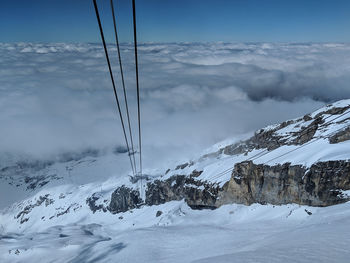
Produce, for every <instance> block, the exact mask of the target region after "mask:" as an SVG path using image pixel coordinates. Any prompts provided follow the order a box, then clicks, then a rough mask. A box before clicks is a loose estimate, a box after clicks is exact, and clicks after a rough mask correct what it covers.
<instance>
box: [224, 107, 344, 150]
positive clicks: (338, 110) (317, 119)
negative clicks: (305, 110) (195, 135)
mask: <svg viewBox="0 0 350 263" xmlns="http://www.w3.org/2000/svg"><path fill="white" fill-rule="evenodd" d="M349 109H350V106H346V107H333V108H331V109H329V110H326V111H322V112H320V113H318V114H316V115H315V116H314V117H311V116H310V115H305V116H304V117H302V118H299V119H296V120H289V121H285V122H282V123H281V124H279V125H275V126H274V127H272V128H269V129H261V130H259V131H257V132H256V133H255V134H254V136H252V137H251V138H250V139H248V140H245V141H241V142H238V143H235V144H232V145H228V146H226V147H224V148H222V149H220V150H219V151H218V153H225V154H227V155H236V154H243V153H247V152H249V151H251V150H253V149H267V150H269V151H271V150H274V149H277V148H278V147H280V146H282V145H302V144H304V143H306V142H309V141H310V140H312V139H313V138H314V135H315V133H316V131H317V130H318V129H319V128H325V127H327V125H330V124H331V122H329V121H330V120H326V118H327V117H325V116H329V115H336V114H343V113H344V112H346V111H347V110H349ZM334 118H335V117H334ZM325 120H326V121H325ZM305 122H306V124H307V125H305ZM287 126H294V127H295V128H297V129H296V131H292V132H290V133H288V134H283V135H281V134H280V133H279V132H280V131H281V130H283V128H285V127H287ZM333 137H334V138H333V139H332V141H331V140H330V142H331V143H338V142H342V141H345V140H349V139H350V129H347V130H345V131H344V132H343V133H342V132H340V133H339V135H335V136H333Z"/></svg>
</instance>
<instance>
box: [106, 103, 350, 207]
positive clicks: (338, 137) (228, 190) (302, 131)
mask: <svg viewBox="0 0 350 263" xmlns="http://www.w3.org/2000/svg"><path fill="white" fill-rule="evenodd" d="M349 111H350V105H349V103H344V102H340V103H336V104H334V105H329V106H327V107H325V108H323V109H320V110H318V111H316V112H314V113H312V114H307V115H305V116H303V117H301V118H297V119H294V120H289V121H286V122H283V123H281V124H278V125H272V126H269V127H266V128H264V129H261V130H259V131H257V132H256V133H255V134H254V135H253V136H252V137H251V138H249V139H247V140H245V141H240V142H237V143H234V144H231V145H227V146H224V147H222V148H220V149H218V150H217V151H216V152H211V153H208V154H205V155H203V156H202V157H201V158H199V159H198V160H197V161H191V162H188V163H185V164H180V165H177V166H176V167H175V168H174V169H173V170H171V169H168V170H167V171H166V172H165V173H164V174H163V176H162V177H160V178H158V179H154V180H149V181H148V182H147V185H146V190H145V193H144V196H145V198H144V200H142V199H141V198H140V197H139V195H138V194H137V193H136V192H137V191H136V190H135V189H133V188H125V186H121V187H119V188H117V189H116V190H115V192H114V193H113V194H112V197H111V201H110V204H109V206H108V209H109V210H110V211H111V212H113V213H117V212H119V211H126V210H128V209H131V208H135V207H138V206H141V205H158V204H163V203H166V202H169V201H172V200H181V199H184V200H185V201H186V202H187V204H188V205H189V206H190V207H192V208H193V209H202V208H210V209H214V208H217V207H219V206H221V205H223V204H229V203H239V204H246V205H250V204H253V203H260V204H266V203H270V204H275V205H281V204H288V203H297V204H302V205H310V206H329V205H334V204H339V203H343V202H346V201H349V200H350V196H348V195H347V194H345V191H347V190H349V189H350V161H349V158H345V157H344V156H349V155H350V150H349V149H350V145H349V148H347V147H348V146H347V145H346V143H348V142H349V140H350V112H349ZM348 113H349V114H348ZM344 143H345V144H344ZM291 147H292V148H291ZM293 147H294V148H293ZM323 152H324V154H323ZM265 155H267V156H269V155H271V156H272V157H273V158H272V157H268V159H267V160H268V161H265V160H266V159H263V158H262V157H264V156H265ZM317 155H318V158H317V159H316V160H317V161H313V159H312V158H313V156H317ZM230 156H232V157H230ZM256 156H257V157H256ZM281 156H286V157H284V158H283V159H281V160H278V158H280V157H281ZM303 156H305V159H307V161H305V163H303V158H302V157H303ZM329 156H330V157H329ZM337 156H339V158H336V157H337ZM224 158H226V159H227V158H233V160H232V163H231V164H232V169H231V170H230V171H229V172H230V177H229V178H228V179H226V181H215V180H213V178H215V176H214V177H211V178H210V177H209V178H208V177H205V176H203V174H205V173H207V172H206V169H207V167H206V166H204V168H203V165H202V166H201V165H198V163H200V162H204V161H206V160H208V159H217V160H218V161H217V162H218V164H220V160H221V159H222V160H223V159H224ZM259 158H260V159H262V160H259ZM271 158H272V159H271ZM298 158H299V159H298ZM226 159H225V160H226ZM276 159H277V160H276ZM328 159H330V160H328ZM237 160H239V161H237ZM272 160H274V162H272V163H271V161H272ZM295 160H299V161H295ZM300 160H301V161H300ZM310 160H311V161H310ZM293 162H294V163H293ZM298 162H299V163H298ZM200 167H202V168H201V169H199V168H200ZM208 170H210V171H211V170H212V169H208ZM218 173H219V175H220V172H218ZM217 178H218V177H217V176H216V179H217Z"/></svg>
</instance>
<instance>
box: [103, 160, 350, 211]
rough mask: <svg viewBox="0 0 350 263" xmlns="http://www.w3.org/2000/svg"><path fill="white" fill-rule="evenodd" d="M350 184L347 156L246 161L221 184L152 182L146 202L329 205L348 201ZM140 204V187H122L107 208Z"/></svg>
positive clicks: (191, 180)
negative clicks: (309, 161) (305, 162)
mask: <svg viewBox="0 0 350 263" xmlns="http://www.w3.org/2000/svg"><path fill="white" fill-rule="evenodd" d="M196 173H198V172H196V171H194V173H193V174H196ZM349 189H350V162H348V161H327V162H319V163H316V164H314V165H312V166H311V167H310V168H309V169H306V168H305V167H303V166H301V165H291V164H290V163H285V164H282V165H275V166H268V165H263V164H254V163H253V162H251V161H248V162H242V163H238V164H236V165H235V168H234V171H233V173H232V177H231V179H230V181H228V182H227V183H226V184H224V186H223V187H220V186H219V185H217V184H211V183H207V182H202V181H197V180H196V179H195V177H194V176H190V177H188V176H185V175H175V176H171V177H170V178H168V179H166V180H155V181H153V182H149V183H148V184H147V189H146V199H145V204H146V205H150V206H151V205H159V204H164V203H166V202H169V201H173V200H182V199H184V200H185V201H186V203H187V204H188V205H189V206H190V207H191V208H193V209H202V208H209V209H215V208H217V207H219V206H221V205H224V204H230V203H238V204H246V205H250V204H253V203H260V204H267V203H269V204H274V205H281V204H289V203H297V204H301V205H309V206H329V205H335V204H339V203H343V202H346V201H349V200H350V196H345V195H342V190H349ZM141 204H142V200H141V199H140V196H139V192H138V191H136V190H133V189H131V188H127V187H125V186H122V187H119V188H118V189H117V190H116V191H115V192H114V193H113V194H112V198H111V203H110V205H109V210H110V211H111V212H112V213H118V212H125V211H127V210H129V209H133V208H136V207H138V206H140V205H141Z"/></svg>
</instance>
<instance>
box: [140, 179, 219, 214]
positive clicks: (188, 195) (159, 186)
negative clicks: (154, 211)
mask: <svg viewBox="0 0 350 263" xmlns="http://www.w3.org/2000/svg"><path fill="white" fill-rule="evenodd" d="M194 174H195V173H194ZM219 191H220V187H219V186H218V185H215V184H208V183H205V182H202V181H197V180H195V179H194V178H193V177H186V176H184V175H176V176H172V177H170V178H169V179H167V180H164V181H161V180H156V181H154V182H152V183H148V185H147V190H146V202H145V203H146V204H147V205H159V204H163V203H166V202H169V201H173V200H182V199H185V201H186V202H187V204H188V205H189V206H190V207H192V208H196V209H201V208H216V205H215V203H216V199H217V197H218V193H219Z"/></svg>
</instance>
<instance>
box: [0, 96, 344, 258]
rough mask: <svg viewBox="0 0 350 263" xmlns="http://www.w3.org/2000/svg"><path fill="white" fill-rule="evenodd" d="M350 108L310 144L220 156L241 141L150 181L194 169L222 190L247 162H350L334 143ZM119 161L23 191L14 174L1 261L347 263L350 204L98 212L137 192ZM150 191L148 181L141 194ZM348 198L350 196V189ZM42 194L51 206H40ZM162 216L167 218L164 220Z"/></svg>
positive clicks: (57, 168)
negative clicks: (92, 202)
mask: <svg viewBox="0 0 350 263" xmlns="http://www.w3.org/2000/svg"><path fill="white" fill-rule="evenodd" d="M348 105H350V100H343V101H340V102H337V103H335V104H333V106H327V107H325V108H323V109H321V110H318V111H317V112H316V113H312V114H310V116H312V117H314V116H316V115H317V114H318V113H320V112H323V111H325V110H328V109H330V108H332V107H346V106H348ZM348 111H349V112H348ZM348 111H346V112H345V113H344V114H343V115H342V114H335V115H323V116H322V118H323V119H324V120H325V122H327V125H324V126H322V125H321V126H320V128H319V130H317V132H316V133H315V135H314V137H313V139H312V140H311V141H309V142H307V143H305V144H303V145H284V146H281V147H279V148H277V149H274V150H272V151H268V150H267V149H253V150H252V151H250V152H248V153H247V154H237V155H232V156H231V155H226V154H224V153H223V152H221V151H220V149H222V148H223V147H225V146H227V145H230V144H232V143H237V142H238V140H237V138H236V139H228V140H226V141H223V142H221V143H218V144H216V145H214V146H213V147H211V148H209V149H208V150H206V151H204V152H203V154H204V155H201V156H199V157H198V158H196V159H193V160H191V161H189V162H188V164H187V166H186V167H183V168H179V167H176V166H177V165H178V164H177V165H175V164H174V167H170V168H172V169H170V171H168V172H167V173H165V171H163V170H156V169H152V170H151V169H149V170H147V169H146V170H145V174H147V175H148V176H149V180H154V179H166V178H169V177H170V176H172V175H176V174H185V175H189V174H191V173H192V172H193V171H194V170H197V171H203V172H202V174H201V175H200V176H199V177H197V180H203V181H208V182H212V183H217V184H220V185H223V184H224V183H225V182H227V181H228V180H229V179H230V177H231V172H232V169H233V167H234V164H235V163H238V162H242V161H245V160H249V159H254V160H253V161H254V163H264V164H269V165H274V164H282V163H285V162H289V163H292V164H300V165H303V166H305V167H309V166H311V165H312V164H313V163H315V162H318V161H327V160H348V159H350V151H349V149H350V141H344V142H341V143H337V144H330V143H329V140H328V137H329V136H330V135H333V134H334V133H335V132H337V131H340V130H343V129H345V128H347V127H349V124H350V118H349V117H350V110H348ZM309 124H310V121H302V120H299V119H295V120H294V121H293V122H292V123H291V124H289V125H287V126H285V127H284V128H282V129H279V130H277V131H276V132H275V134H276V135H279V136H284V137H286V138H288V139H290V140H292V139H293V136H294V135H293V132H296V131H300V130H302V129H303V127H305V126H307V125H309ZM277 127H278V125H272V126H269V127H267V128H265V129H264V130H268V129H271V130H273V129H276V128H277ZM248 137H249V136H248V135H246V136H244V135H242V138H239V139H242V140H245V139H247V138H248ZM116 159H117V160H124V163H126V162H125V160H126V154H123V153H118V154H115V153H110V152H107V153H104V154H101V155H98V156H85V157H82V158H81V159H77V160H70V161H67V162H55V163H53V164H51V165H49V166H47V167H45V169H44V170H40V169H39V170H35V171H33V172H32V174H31V175H30V176H33V177H35V176H40V175H45V176H50V175H52V174H54V175H57V176H58V177H60V178H58V179H51V180H49V182H48V183H47V184H45V185H44V186H42V187H38V188H35V189H33V190H30V191H28V189H25V186H26V184H23V185H21V186H20V187H16V182H17V181H16V180H17V179H19V178H20V177H14V179H13V180H14V181H13V182H14V183H13V184H12V185H11V186H9V182H8V181H6V180H0V190H5V189H7V191H9V189H10V190H11V191H17V192H18V195H17V199H16V200H11V201H7V202H6V201H3V202H2V203H1V204H2V207H0V208H2V210H0V262H35V263H37V262H281V261H285V262H348V258H349V256H350V251H349V249H348V245H349V242H350V236H349V227H348V226H349V223H350V209H349V208H350V203H345V204H341V205H336V206H332V207H327V208H315V207H306V206H299V205H296V204H290V205H283V206H272V205H258V204H254V205H251V206H244V205H236V204H232V205H225V206H222V207H220V208H218V209H216V210H213V211H212V210H201V211H198V210H191V209H190V208H189V207H188V206H187V205H186V203H185V202H184V201H173V202H169V203H166V204H163V205H159V206H151V207H150V206H143V207H141V208H139V209H133V210H131V211H128V212H125V213H118V214H115V215H114V214H111V213H110V212H102V211H97V212H95V213H93V212H92V211H91V210H90V208H89V206H88V204H87V202H86V200H87V198H89V197H91V196H96V197H98V198H99V199H98V201H97V203H96V204H97V205H99V204H101V205H103V206H104V207H106V206H107V205H108V204H109V202H110V198H111V194H112V192H113V191H114V190H115V189H116V187H118V186H121V185H126V186H128V187H132V188H135V189H140V186H141V185H140V183H136V184H133V183H131V181H130V180H129V177H128V173H127V172H126V171H127V170H126V169H125V167H118V166H117V165H116ZM118 163H119V162H118ZM120 163H121V162H120ZM49 178H51V177H49ZM139 182H140V181H139ZM9 187H10V188H9ZM145 187H146V182H145V181H143V187H142V188H143V190H144V189H145ZM342 194H343V195H350V194H349V191H343V193H342ZM2 196H4V195H2ZM44 197H45V198H46V199H45V201H40V200H42V198H44ZM3 200H6V197H5V198H4V199H3ZM10 203H11V205H9V204H10ZM23 211H24V212H23ZM157 211H162V214H161V215H160V216H158V217H157V216H156V214H157Z"/></svg>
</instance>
